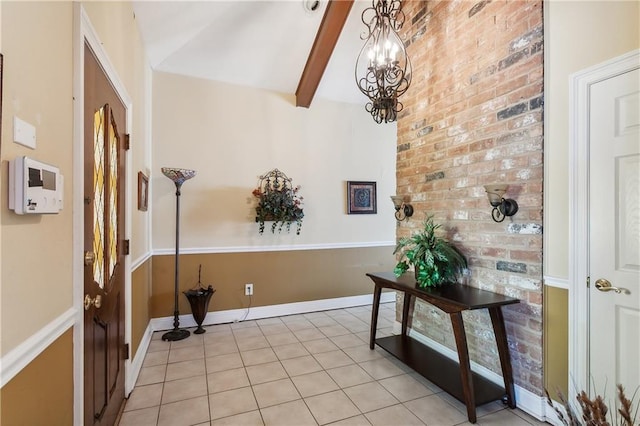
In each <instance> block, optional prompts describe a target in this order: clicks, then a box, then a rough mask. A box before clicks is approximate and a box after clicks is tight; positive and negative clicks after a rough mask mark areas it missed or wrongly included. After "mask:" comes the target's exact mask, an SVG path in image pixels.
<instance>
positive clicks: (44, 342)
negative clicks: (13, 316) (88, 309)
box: [0, 308, 78, 387]
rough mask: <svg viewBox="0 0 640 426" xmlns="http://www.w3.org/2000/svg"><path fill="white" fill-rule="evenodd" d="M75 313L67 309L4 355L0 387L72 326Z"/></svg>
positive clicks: (0, 360)
mask: <svg viewBox="0 0 640 426" xmlns="http://www.w3.org/2000/svg"><path fill="white" fill-rule="evenodd" d="M77 315H78V310H77V309H75V308H70V309H68V310H67V311H66V312H65V313H63V314H62V315H60V316H59V317H58V318H56V319H54V320H53V321H51V322H50V323H49V324H47V325H45V326H44V327H42V328H41V329H40V330H38V331H37V332H36V333H35V334H33V335H32V336H30V337H29V338H28V339H27V340H25V341H24V342H22V343H20V344H19V345H18V346H16V347H15V348H13V349H12V350H10V351H9V352H8V353H7V354H6V355H4V356H3V357H2V358H1V359H0V387H3V386H4V385H6V384H7V383H8V382H9V381H10V380H11V379H13V378H14V377H15V376H16V375H17V374H18V373H19V372H20V371H21V370H22V369H23V368H25V367H26V366H27V365H29V363H31V361H33V360H34V359H36V357H37V356H38V355H40V354H41V353H42V352H43V351H44V350H45V349H47V348H48V347H49V345H51V344H52V343H53V342H55V341H56V340H57V339H58V338H59V337H60V336H62V334H63V333H64V332H65V331H67V330H68V329H69V328H71V327H73V325H74V324H75V322H76V319H77V318H76V316H77Z"/></svg>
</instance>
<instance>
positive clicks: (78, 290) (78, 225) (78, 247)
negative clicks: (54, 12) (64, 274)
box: [72, 2, 133, 426]
mask: <svg viewBox="0 0 640 426" xmlns="http://www.w3.org/2000/svg"><path fill="white" fill-rule="evenodd" d="M85 41H86V42H87V44H89V46H91V49H92V50H93V52H94V54H95V56H96V58H97V59H98V62H99V63H100V65H101V66H102V68H103V69H104V72H105V74H106V75H107V77H108V78H109V80H110V81H111V84H112V85H113V88H114V89H115V91H116V93H117V94H118V96H119V97H120V100H121V101H122V103H123V105H124V106H125V108H126V110H127V125H126V133H131V128H132V118H133V108H132V102H131V97H130V96H129V94H128V93H127V90H126V88H125V85H124V84H123V83H122V80H121V79H120V77H119V76H118V73H117V72H116V69H115V67H114V66H113V64H112V63H111V61H110V60H109V57H108V56H107V53H106V51H105V50H104V47H103V45H102V42H101V41H100V38H99V37H98V34H97V33H96V31H95V29H94V28H93V25H92V24H91V21H90V20H89V16H88V15H87V13H86V12H85V10H84V8H83V7H82V4H81V3H79V2H75V3H74V5H73V99H74V102H73V117H74V126H73V177H74V178H73V190H72V205H73V259H72V266H73V306H74V307H75V308H76V309H77V312H78V314H77V316H76V320H75V326H74V331H73V342H74V343H73V384H74V391H73V407H74V409H73V423H74V425H76V426H81V425H82V424H83V421H84V308H83V299H84V281H83V280H84V277H83V269H84V263H83V259H82V253H83V250H84V205H83V202H84V201H83V200H84V194H83V192H84V123H83V110H84V44H85ZM130 156H131V154H130V152H129V151H127V154H126V159H125V164H126V179H125V197H126V199H127V200H128V201H129V202H128V203H127V208H126V213H125V217H126V219H125V221H126V223H125V232H124V233H125V238H127V239H130V238H131V217H132V210H131V208H132V207H131V206H132V203H131V199H132V198H131V182H132V177H131V168H132V166H131V158H130ZM124 275H125V287H124V292H125V314H124V316H125V342H130V341H131V256H125V274H124ZM130 370H131V360H127V361H126V362H125V395H128V394H129V392H131V389H127V388H126V383H127V377H128V375H130V374H131V373H130Z"/></svg>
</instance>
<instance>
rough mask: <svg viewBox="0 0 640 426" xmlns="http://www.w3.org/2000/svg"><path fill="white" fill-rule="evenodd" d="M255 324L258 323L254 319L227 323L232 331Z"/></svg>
mask: <svg viewBox="0 0 640 426" xmlns="http://www.w3.org/2000/svg"><path fill="white" fill-rule="evenodd" d="M257 326H258V324H257V323H256V322H255V321H254V320H246V321H238V322H233V323H231V324H229V327H231V330H233V331H236V330H240V329H242V328H251V327H257Z"/></svg>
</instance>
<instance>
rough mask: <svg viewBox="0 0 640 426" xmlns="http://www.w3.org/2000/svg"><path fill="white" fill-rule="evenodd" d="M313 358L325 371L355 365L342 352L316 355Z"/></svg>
mask: <svg viewBox="0 0 640 426" xmlns="http://www.w3.org/2000/svg"><path fill="white" fill-rule="evenodd" d="M313 357H314V358H315V359H316V361H318V363H320V365H321V366H322V368H324V369H325V370H328V369H330V368H336V367H344V366H345V365H350V364H353V363H354V362H353V360H352V359H351V358H349V357H348V356H347V355H346V354H345V353H344V352H342V351H330V352H321V353H317V354H314V355H313Z"/></svg>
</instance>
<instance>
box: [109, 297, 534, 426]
mask: <svg viewBox="0 0 640 426" xmlns="http://www.w3.org/2000/svg"><path fill="white" fill-rule="evenodd" d="M370 320H371V306H362V307H355V308H347V309H338V310H332V311H324V312H314V313H309V314H301V315H290V316H283V317H278V318H267V319H262V320H256V321H244V322H238V323H233V324H222V325H215V326H209V327H206V329H207V332H206V333H204V334H200V335H194V334H192V335H191V336H190V337H189V338H188V339H185V340H182V341H179V342H172V343H170V342H164V341H162V340H161V336H162V333H155V335H154V336H153V340H152V342H151V344H150V346H149V349H148V352H147V355H146V357H145V360H144V364H143V367H142V369H141V371H140V375H139V377H138V381H137V383H136V387H135V389H134V390H133V392H132V394H131V396H130V398H129V400H128V401H127V403H126V405H125V409H124V413H123V415H122V418H121V421H120V426H130V425H132V426H133V425H135V426H145V425H150V426H151V425H153V426H156V425H158V426H160V425H162V426H165V425H169V426H181V425H198V426H201V425H211V426H213V425H238V426H240V425H241V426H244V425H294V426H303V425H327V424H331V425H385V426H387V425H398V426H399V425H429V426H450V425H468V424H469V423H468V422H467V421H466V409H465V407H464V405H463V404H462V403H461V402H459V401H457V400H455V399H454V398H452V397H450V396H449V395H448V394H447V393H445V392H443V391H442V390H440V389H439V388H438V387H437V386H435V385H434V384H432V383H430V382H429V381H427V380H425V379H424V378H423V377H421V376H419V375H418V374H416V373H415V372H414V371H413V370H411V369H409V368H407V367H406V366H405V365H404V364H402V363H400V362H399V361H397V360H396V359H395V358H393V357H391V356H389V355H388V354H387V353H386V352H385V351H384V350H382V349H380V348H378V347H376V349H375V350H373V351H371V350H369V346H368V343H367V342H368V339H369V323H370ZM394 320H395V304H394V303H385V304H382V305H381V306H380V314H379V319H378V327H379V328H378V334H377V336H378V337H380V336H385V335H389V334H391V333H392V330H393V322H394ZM477 424H480V425H509V426H520V425H521V426H527V425H540V424H545V423H541V422H539V421H537V420H536V419H534V418H533V417H531V416H529V415H527V414H526V413H524V412H522V411H520V410H509V409H505V408H504V407H503V405H502V404H501V403H500V402H493V403H490V404H487V405H484V406H482V407H479V408H478V423H477Z"/></svg>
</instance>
